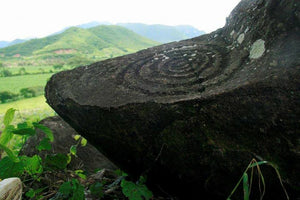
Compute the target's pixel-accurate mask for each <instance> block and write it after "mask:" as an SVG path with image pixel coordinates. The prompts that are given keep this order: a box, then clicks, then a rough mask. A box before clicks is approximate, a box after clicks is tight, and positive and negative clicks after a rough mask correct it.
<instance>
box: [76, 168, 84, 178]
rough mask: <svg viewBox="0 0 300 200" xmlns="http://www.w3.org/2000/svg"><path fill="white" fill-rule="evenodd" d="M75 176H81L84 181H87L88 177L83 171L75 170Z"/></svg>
mask: <svg viewBox="0 0 300 200" xmlns="http://www.w3.org/2000/svg"><path fill="white" fill-rule="evenodd" d="M75 174H76V175H77V176H79V177H80V178H82V179H86V175H85V174H83V170H80V169H79V170H75Z"/></svg>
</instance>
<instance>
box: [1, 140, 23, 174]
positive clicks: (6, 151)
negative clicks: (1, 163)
mask: <svg viewBox="0 0 300 200" xmlns="http://www.w3.org/2000/svg"><path fill="white" fill-rule="evenodd" d="M0 149H3V150H4V151H5V153H6V154H7V155H8V157H9V158H10V159H11V160H12V161H13V162H18V161H19V158H18V157H17V156H16V155H15V154H14V152H13V151H12V150H10V149H9V148H8V147H7V146H4V145H2V144H0ZM0 169H1V168H0Z"/></svg>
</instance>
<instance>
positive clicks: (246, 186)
mask: <svg viewBox="0 0 300 200" xmlns="http://www.w3.org/2000/svg"><path fill="white" fill-rule="evenodd" d="M261 165H270V166H271V167H272V168H273V169H274V170H275V172H276V174H277V176H278V179H279V181H280V184H281V187H282V189H283V191H284V193H285V196H286V199H288V200H289V195H288V194H287V192H286V189H285V187H284V185H283V183H282V180H281V176H280V173H279V171H278V169H277V167H276V166H275V165H274V164H272V163H270V162H268V161H260V162H257V161H256V160H255V159H253V160H252V161H251V162H250V163H249V165H248V166H247V168H246V170H245V171H244V173H243V175H242V177H241V178H240V180H239V181H238V183H237V184H236V186H235V187H234V188H233V190H232V191H231V193H230V195H229V196H228V197H227V200H230V198H231V197H232V196H233V194H234V193H235V192H236V190H237V189H238V186H239V185H240V184H241V183H242V182H243V183H242V185H243V193H244V198H243V199H244V200H249V199H250V194H251V188H252V184H253V175H254V168H256V169H257V175H258V185H259V192H260V199H263V197H264V195H265V188H266V185H265V179H264V176H263V174H262V172H261V169H260V166H261ZM250 170H251V173H250V180H249V176H248V171H250ZM261 186H262V188H261Z"/></svg>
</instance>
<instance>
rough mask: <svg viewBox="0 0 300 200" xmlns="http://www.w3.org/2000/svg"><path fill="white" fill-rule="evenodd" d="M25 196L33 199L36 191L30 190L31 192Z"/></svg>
mask: <svg viewBox="0 0 300 200" xmlns="http://www.w3.org/2000/svg"><path fill="white" fill-rule="evenodd" d="M25 196H26V197H29V198H33V197H34V196H35V190H34V189H32V188H30V190H29V191H28V192H26V193H25Z"/></svg>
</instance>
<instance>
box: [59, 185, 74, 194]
mask: <svg viewBox="0 0 300 200" xmlns="http://www.w3.org/2000/svg"><path fill="white" fill-rule="evenodd" d="M58 191H59V192H60V193H62V194H63V195H65V196H69V195H70V194H71V193H72V186H71V182H70V181H68V182H64V183H63V184H62V185H61V186H60V187H59V190H58Z"/></svg>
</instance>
